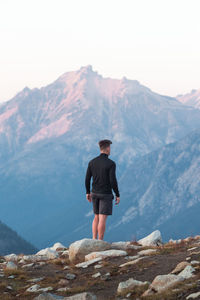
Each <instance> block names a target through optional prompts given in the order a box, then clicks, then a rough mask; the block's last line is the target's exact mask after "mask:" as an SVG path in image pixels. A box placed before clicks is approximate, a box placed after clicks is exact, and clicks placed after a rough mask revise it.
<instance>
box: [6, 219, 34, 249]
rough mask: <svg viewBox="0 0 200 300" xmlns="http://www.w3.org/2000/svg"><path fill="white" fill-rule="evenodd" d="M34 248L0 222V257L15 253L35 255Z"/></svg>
mask: <svg viewBox="0 0 200 300" xmlns="http://www.w3.org/2000/svg"><path fill="white" fill-rule="evenodd" d="M36 250H37V248H36V247H34V246H33V245H31V244H30V243H28V242H27V241H25V240H24V239H23V238H22V237H20V236H19V235H18V234H17V232H15V231H14V230H12V229H11V228H9V227H8V226H7V225H5V224H3V223H2V222H1V221H0V255H5V254H8V253H10V252H11V251H14V252H15V253H17V254H19V253H25V254H26V253H35V251H36Z"/></svg>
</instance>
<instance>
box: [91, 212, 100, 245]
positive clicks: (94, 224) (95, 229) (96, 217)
mask: <svg viewBox="0 0 200 300" xmlns="http://www.w3.org/2000/svg"><path fill="white" fill-rule="evenodd" d="M98 223H99V215H97V214H95V215H94V220H93V222H92V234H93V240H94V239H97V234H98Z"/></svg>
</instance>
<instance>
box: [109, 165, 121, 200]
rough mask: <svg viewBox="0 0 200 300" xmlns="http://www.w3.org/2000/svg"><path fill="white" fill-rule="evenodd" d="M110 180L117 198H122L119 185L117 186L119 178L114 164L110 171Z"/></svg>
mask: <svg viewBox="0 0 200 300" xmlns="http://www.w3.org/2000/svg"><path fill="white" fill-rule="evenodd" d="M109 178H110V184H111V187H112V189H113V191H114V192H115V195H116V197H120V194H119V190H118V184H117V178H116V163H115V162H114V163H113V165H112V166H111V168H110V171H109Z"/></svg>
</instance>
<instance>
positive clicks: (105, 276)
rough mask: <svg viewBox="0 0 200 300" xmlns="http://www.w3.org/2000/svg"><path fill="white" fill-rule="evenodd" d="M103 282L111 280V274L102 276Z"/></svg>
mask: <svg viewBox="0 0 200 300" xmlns="http://www.w3.org/2000/svg"><path fill="white" fill-rule="evenodd" d="M101 280H105V281H107V280H110V272H108V273H106V274H104V275H102V276H101Z"/></svg>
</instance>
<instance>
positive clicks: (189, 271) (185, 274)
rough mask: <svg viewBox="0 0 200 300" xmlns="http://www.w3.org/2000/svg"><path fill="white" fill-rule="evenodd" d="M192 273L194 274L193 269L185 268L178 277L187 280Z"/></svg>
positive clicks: (190, 267)
mask: <svg viewBox="0 0 200 300" xmlns="http://www.w3.org/2000/svg"><path fill="white" fill-rule="evenodd" d="M193 272H195V269H194V268H193V267H192V266H186V267H185V269H184V270H183V271H182V272H181V273H179V274H178V275H179V276H181V277H183V278H184V279H188V278H191V277H193V276H194V275H193Z"/></svg>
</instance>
